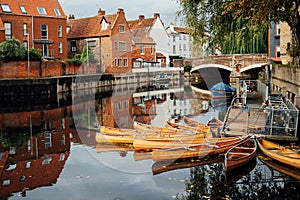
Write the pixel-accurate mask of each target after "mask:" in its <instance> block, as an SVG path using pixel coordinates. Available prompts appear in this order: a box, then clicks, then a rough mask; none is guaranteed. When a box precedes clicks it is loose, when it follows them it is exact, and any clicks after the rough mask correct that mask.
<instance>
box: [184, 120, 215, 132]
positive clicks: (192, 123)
mask: <svg viewBox="0 0 300 200" xmlns="http://www.w3.org/2000/svg"><path fill="white" fill-rule="evenodd" d="M183 120H184V123H186V124H187V125H189V126H191V127H196V128H198V129H202V130H207V131H209V127H208V126H207V125H206V124H203V123H201V122H197V121H195V120H193V119H191V118H188V117H184V118H183Z"/></svg>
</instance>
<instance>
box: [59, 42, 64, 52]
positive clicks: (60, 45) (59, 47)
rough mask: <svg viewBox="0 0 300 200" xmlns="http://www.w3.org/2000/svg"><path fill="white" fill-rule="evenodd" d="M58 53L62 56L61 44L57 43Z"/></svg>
mask: <svg viewBox="0 0 300 200" xmlns="http://www.w3.org/2000/svg"><path fill="white" fill-rule="evenodd" d="M58 53H60V54H62V53H63V43H62V42H58Z"/></svg>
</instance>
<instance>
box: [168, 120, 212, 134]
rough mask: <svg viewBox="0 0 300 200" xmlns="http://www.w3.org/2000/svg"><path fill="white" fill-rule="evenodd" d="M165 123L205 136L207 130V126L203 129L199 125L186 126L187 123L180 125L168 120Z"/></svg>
mask: <svg viewBox="0 0 300 200" xmlns="http://www.w3.org/2000/svg"><path fill="white" fill-rule="evenodd" d="M167 124H168V125H169V126H170V127H172V128H175V129H178V130H183V131H189V132H192V133H194V134H202V135H203V137H205V136H206V134H207V133H208V131H209V130H208V129H207V128H205V129H204V130H203V129H202V128H201V127H192V126H187V125H181V124H178V123H174V122H170V121H168V122H167Z"/></svg>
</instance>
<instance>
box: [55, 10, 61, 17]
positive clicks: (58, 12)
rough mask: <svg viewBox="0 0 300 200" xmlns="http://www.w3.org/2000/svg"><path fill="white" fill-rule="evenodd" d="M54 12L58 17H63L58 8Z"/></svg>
mask: <svg viewBox="0 0 300 200" xmlns="http://www.w3.org/2000/svg"><path fill="white" fill-rule="evenodd" d="M54 12H55V14H56V16H57V17H59V16H61V14H60V11H59V9H58V8H54Z"/></svg>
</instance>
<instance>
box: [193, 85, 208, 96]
mask: <svg viewBox="0 0 300 200" xmlns="http://www.w3.org/2000/svg"><path fill="white" fill-rule="evenodd" d="M191 88H192V91H193V94H194V96H195V97H196V98H197V99H201V100H210V99H211V92H210V91H208V90H203V89H200V88H197V87H195V86H192V85H191Z"/></svg>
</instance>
